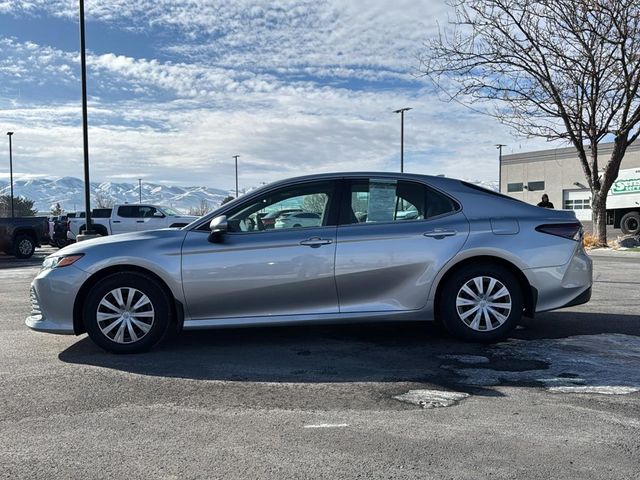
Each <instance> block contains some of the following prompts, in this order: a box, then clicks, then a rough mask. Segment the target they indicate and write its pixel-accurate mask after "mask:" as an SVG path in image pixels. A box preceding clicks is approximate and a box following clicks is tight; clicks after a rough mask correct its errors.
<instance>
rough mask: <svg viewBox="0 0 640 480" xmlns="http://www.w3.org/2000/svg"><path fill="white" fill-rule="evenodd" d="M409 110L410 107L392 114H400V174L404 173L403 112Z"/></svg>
mask: <svg viewBox="0 0 640 480" xmlns="http://www.w3.org/2000/svg"><path fill="white" fill-rule="evenodd" d="M409 110H411V107H405V108H400V109H398V110H394V111H393V113H399V114H400V173H402V172H404V112H408V111H409Z"/></svg>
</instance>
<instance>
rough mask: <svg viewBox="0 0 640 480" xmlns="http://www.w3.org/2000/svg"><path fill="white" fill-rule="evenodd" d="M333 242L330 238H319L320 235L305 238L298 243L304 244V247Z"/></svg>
mask: <svg viewBox="0 0 640 480" xmlns="http://www.w3.org/2000/svg"><path fill="white" fill-rule="evenodd" d="M331 243H333V240H331V239H330V238H320V237H312V238H308V239H307V240H302V241H301V242H300V245H304V246H305V247H312V248H318V247H319V246H321V245H329V244H331Z"/></svg>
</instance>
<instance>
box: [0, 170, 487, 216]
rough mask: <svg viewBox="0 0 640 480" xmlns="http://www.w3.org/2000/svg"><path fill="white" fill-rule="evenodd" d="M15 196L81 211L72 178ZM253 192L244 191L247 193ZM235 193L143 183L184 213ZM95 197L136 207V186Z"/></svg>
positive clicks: (39, 182) (3, 184) (99, 187)
mask: <svg viewBox="0 0 640 480" xmlns="http://www.w3.org/2000/svg"><path fill="white" fill-rule="evenodd" d="M471 182H472V183H475V184H477V185H481V186H483V187H485V188H489V189H491V190H497V189H498V182H480V181H471ZM13 190H14V194H15V195H16V196H25V197H27V198H30V199H31V200H34V201H35V206H36V208H37V209H38V211H39V212H40V213H41V214H47V213H49V212H50V210H51V207H52V206H53V205H55V204H56V203H57V202H59V203H60V206H61V207H62V208H63V209H64V210H65V211H67V212H73V211H76V210H82V209H83V208H84V181H83V180H81V179H79V178H75V177H62V178H54V179H46V178H39V179H35V180H16V181H14V186H13ZM250 190H252V189H251V188H250V189H247V190H246V192H248V191H250ZM234 193H235V192H230V191H227V190H222V189H218V188H210V187H195V186H194V187H179V186H175V185H163V184H158V183H149V182H143V183H142V201H143V202H144V203H152V204H156V205H166V206H170V207H174V208H176V209H178V210H181V211H183V212H184V213H186V212H188V211H189V209H190V208H197V207H199V206H200V204H201V202H202V200H206V201H207V203H208V205H209V207H210V208H211V209H214V208H217V207H218V206H220V203H221V202H222V200H223V199H224V198H225V197H226V196H227V195H230V194H231V195H233V194H234ZM0 194H3V195H8V194H9V182H7V181H2V180H0ZM96 196H99V197H101V198H103V199H106V200H110V201H112V202H114V203H138V184H137V183H124V182H102V183H96V182H92V183H91V204H92V206H93V207H96V206H97V202H96Z"/></svg>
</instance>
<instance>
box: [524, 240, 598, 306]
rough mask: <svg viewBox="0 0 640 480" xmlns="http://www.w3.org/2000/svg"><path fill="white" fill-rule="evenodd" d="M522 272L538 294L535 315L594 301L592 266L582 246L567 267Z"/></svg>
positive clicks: (577, 247)
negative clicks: (592, 294)
mask: <svg viewBox="0 0 640 480" xmlns="http://www.w3.org/2000/svg"><path fill="white" fill-rule="evenodd" d="M523 273H524V274H525V275H526V277H527V279H528V281H529V284H530V285H531V286H532V287H533V288H534V289H535V290H536V291H537V293H538V298H537V301H536V305H535V311H536V313H537V312H546V311H549V310H555V309H558V308H565V307H571V306H574V305H580V304H583V303H586V302H588V301H589V299H590V298H591V286H592V284H593V263H592V261H591V258H589V256H588V255H587V253H586V252H585V251H584V249H583V248H582V246H581V245H578V246H576V250H575V252H574V254H573V256H572V257H571V259H570V260H569V262H567V263H566V264H564V265H559V266H555V267H542V268H531V269H526V270H523Z"/></svg>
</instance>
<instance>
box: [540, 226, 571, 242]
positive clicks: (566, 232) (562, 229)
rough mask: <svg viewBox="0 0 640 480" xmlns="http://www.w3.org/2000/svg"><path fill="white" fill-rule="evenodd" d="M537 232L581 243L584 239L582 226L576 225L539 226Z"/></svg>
mask: <svg viewBox="0 0 640 480" xmlns="http://www.w3.org/2000/svg"><path fill="white" fill-rule="evenodd" d="M536 231H538V232H541V233H548V234H549V235H555V236H557V237H563V238H568V239H569V240H575V241H576V242H577V241H580V240H581V239H582V224H581V223H579V222H575V223H573V222H572V223H550V224H547V225H539V226H537V227H536Z"/></svg>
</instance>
